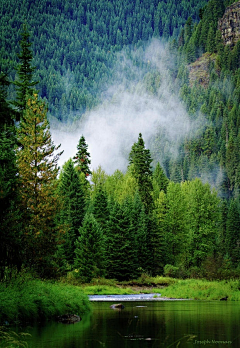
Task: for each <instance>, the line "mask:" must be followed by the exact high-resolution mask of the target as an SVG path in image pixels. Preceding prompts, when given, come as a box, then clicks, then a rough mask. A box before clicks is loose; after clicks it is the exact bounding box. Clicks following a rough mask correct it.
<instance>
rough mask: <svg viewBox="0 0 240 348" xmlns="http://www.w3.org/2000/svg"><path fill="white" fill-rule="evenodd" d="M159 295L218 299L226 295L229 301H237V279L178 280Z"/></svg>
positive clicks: (239, 297) (238, 297)
mask: <svg viewBox="0 0 240 348" xmlns="http://www.w3.org/2000/svg"><path fill="white" fill-rule="evenodd" d="M161 295H162V296H167V297H172V298H184V299H195V300H209V301H211V300H220V299H221V298H223V297H226V296H228V300H230V301H239V299H240V296H239V281H238V280H230V281H214V282H213V281H212V282H210V281H207V280H195V279H188V280H179V281H176V282H175V283H174V284H172V285H170V286H168V287H167V288H165V289H161Z"/></svg>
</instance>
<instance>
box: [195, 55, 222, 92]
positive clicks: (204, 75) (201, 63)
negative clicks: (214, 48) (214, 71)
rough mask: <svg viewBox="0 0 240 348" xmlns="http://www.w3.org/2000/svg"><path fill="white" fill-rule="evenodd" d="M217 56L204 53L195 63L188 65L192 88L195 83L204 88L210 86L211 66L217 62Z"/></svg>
mask: <svg viewBox="0 0 240 348" xmlns="http://www.w3.org/2000/svg"><path fill="white" fill-rule="evenodd" d="M215 60H216V56H215V55H214V54H210V53H204V54H203V55H202V56H201V57H200V58H198V59H197V60H196V61H195V62H194V63H192V64H189V65H188V70H189V83H190V86H191V87H192V86H193V85H194V84H195V83H197V84H198V85H201V86H203V87H207V86H208V84H209V79H210V76H209V65H210V63H211V62H215Z"/></svg>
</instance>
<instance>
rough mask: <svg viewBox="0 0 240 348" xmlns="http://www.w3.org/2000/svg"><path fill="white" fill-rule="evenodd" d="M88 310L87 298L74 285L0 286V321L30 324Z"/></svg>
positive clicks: (34, 283) (33, 282) (28, 283)
mask: <svg viewBox="0 0 240 348" xmlns="http://www.w3.org/2000/svg"><path fill="white" fill-rule="evenodd" d="M89 310H90V302H89V300H88V297H87V296H86V295H85V294H84V293H83V291H82V290H81V289H80V288H79V287H76V286H71V285H67V284H62V283H51V282H49V281H41V280H25V282H23V283H21V282H19V281H18V280H15V281H12V282H11V283H9V284H8V285H7V286H6V284H4V283H1V284H0V322H3V321H8V322H10V323H11V322H14V321H19V320H20V321H31V322H32V321H35V320H45V319H50V318H54V317H56V316H58V315H62V314H67V313H74V314H78V315H83V314H84V313H85V312H87V311H89Z"/></svg>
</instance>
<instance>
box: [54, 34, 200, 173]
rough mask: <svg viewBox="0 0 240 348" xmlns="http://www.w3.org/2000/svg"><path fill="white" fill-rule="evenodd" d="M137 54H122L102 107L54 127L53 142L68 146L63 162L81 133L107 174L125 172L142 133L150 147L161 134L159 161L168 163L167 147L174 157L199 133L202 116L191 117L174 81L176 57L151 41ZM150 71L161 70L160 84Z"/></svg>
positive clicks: (94, 163)
mask: <svg viewBox="0 0 240 348" xmlns="http://www.w3.org/2000/svg"><path fill="white" fill-rule="evenodd" d="M132 58H133V59H130V58H129V54H127V53H126V52H124V51H122V52H120V53H119V54H118V59H117V62H116V65H115V68H114V73H113V76H112V79H111V81H109V86H108V88H107V89H105V92H104V93H103V97H102V102H101V103H100V105H98V107H97V108H95V109H94V110H92V111H91V112H88V113H87V114H85V115H84V116H83V117H82V118H81V119H80V120H79V121H76V122H75V123H74V124H72V125H68V126H67V125H63V124H59V125H58V126H57V127H56V125H55V126H54V127H53V126H52V127H51V132H52V138H53V141H54V143H55V144H56V145H58V144H59V143H61V145H62V146H61V149H62V150H64V153H63V155H62V156H61V159H60V161H59V165H60V166H61V165H62V164H63V163H64V162H65V161H67V160H68V159H69V158H70V157H73V156H74V155H75V154H76V152H77V144H78V141H79V139H80V137H81V136H82V135H84V137H85V139H86V142H87V144H88V150H89V152H90V155H91V162H92V163H91V169H92V170H93V169H96V168H97V167H98V166H99V165H101V167H102V168H103V169H104V170H105V171H106V172H107V173H108V174H112V173H113V172H114V171H115V170H116V169H120V170H122V171H126V169H127V165H128V155H129V153H130V151H131V147H132V145H133V143H134V142H136V141H137V139H138V135H139V133H142V135H143V139H144V141H145V144H146V147H147V148H149V147H150V143H151V140H152V139H153V138H156V137H157V138H158V145H157V146H158V147H159V150H158V151H157V155H156V156H157V158H155V160H157V161H160V163H161V162H163V160H164V156H165V155H166V151H167V152H168V155H169V156H170V157H172V158H174V159H175V158H176V157H178V156H179V153H178V148H179V145H180V143H181V142H182V141H183V140H184V139H185V138H186V137H188V138H190V137H194V136H195V134H196V132H197V131H198V129H199V127H201V126H202V125H203V124H204V122H205V121H204V118H203V117H202V116H201V115H199V117H198V118H197V119H196V118H195V119H194V120H191V119H190V117H189V116H188V114H187V112H186V109H185V107H184V106H183V104H182V103H181V102H180V100H179V98H178V96H177V93H175V91H174V86H172V85H171V84H170V78H169V73H168V72H169V69H172V68H173V67H174V55H173V56H172V57H171V56H169V54H168V53H167V51H166V50H165V48H164V46H163V45H162V44H161V43H160V42H159V41H157V40H153V41H151V42H150V43H149V44H148V47H147V48H146V50H145V51H143V50H141V51H140V50H139V51H134V52H133V53H132ZM136 61H137V62H138V63H137V64H136ZM151 73H155V74H160V75H159V76H160V77H159V81H160V82H159V84H158V85H157V86H156V85H154V86H151ZM149 81H150V82H149ZM76 116H77V114H76ZM159 134H161V136H159ZM166 146H167V150H166ZM161 148H162V149H164V151H161ZM150 150H151V148H150ZM155 152H156V151H155Z"/></svg>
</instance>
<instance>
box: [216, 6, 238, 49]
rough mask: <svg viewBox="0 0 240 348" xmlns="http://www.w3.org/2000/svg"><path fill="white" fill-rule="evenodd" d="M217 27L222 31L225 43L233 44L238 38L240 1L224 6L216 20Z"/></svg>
mask: <svg viewBox="0 0 240 348" xmlns="http://www.w3.org/2000/svg"><path fill="white" fill-rule="evenodd" d="M218 29H219V30H221V32H222V38H223V41H224V44H225V45H230V46H234V45H235V44H236V42H237V41H238V40H239V39H240V1H237V2H235V3H234V4H232V5H231V6H228V7H227V8H226V10H225V13H224V15H223V17H222V18H221V19H219V21H218Z"/></svg>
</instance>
